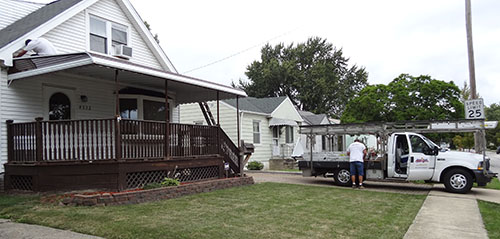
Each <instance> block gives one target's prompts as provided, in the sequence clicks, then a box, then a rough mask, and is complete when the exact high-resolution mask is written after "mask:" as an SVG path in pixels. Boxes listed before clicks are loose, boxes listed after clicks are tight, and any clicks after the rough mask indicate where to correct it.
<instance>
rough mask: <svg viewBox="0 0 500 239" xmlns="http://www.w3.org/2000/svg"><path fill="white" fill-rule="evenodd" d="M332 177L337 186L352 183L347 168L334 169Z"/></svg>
mask: <svg viewBox="0 0 500 239" xmlns="http://www.w3.org/2000/svg"><path fill="white" fill-rule="evenodd" d="M334 179H335V184H337V185H339V186H351V185H352V180H351V172H349V170H347V169H345V168H343V169H339V170H337V171H335V175H334Z"/></svg>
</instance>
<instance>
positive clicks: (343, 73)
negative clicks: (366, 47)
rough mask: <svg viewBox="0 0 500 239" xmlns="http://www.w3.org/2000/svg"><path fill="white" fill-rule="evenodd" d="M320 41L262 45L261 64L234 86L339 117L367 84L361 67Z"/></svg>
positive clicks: (255, 94)
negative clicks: (247, 79) (280, 97)
mask: <svg viewBox="0 0 500 239" xmlns="http://www.w3.org/2000/svg"><path fill="white" fill-rule="evenodd" d="M348 61H349V59H348V58H346V57H344V56H343V54H342V49H340V50H338V49H336V48H334V47H333V45H332V44H331V43H328V42H327V41H326V39H321V38H319V37H315V38H309V39H308V40H307V42H305V43H300V44H297V45H294V44H290V45H288V46H285V45H284V44H282V43H281V44H278V45H276V46H271V45H269V44H267V45H265V46H264V47H263V48H262V49H261V59H260V61H254V62H253V63H251V64H250V65H249V66H248V67H247V71H246V73H245V74H246V75H247V77H248V78H249V82H245V81H242V80H240V81H239V84H238V85H237V86H236V85H235V84H234V83H233V86H235V87H239V88H241V89H243V90H244V91H245V92H246V93H247V94H248V95H249V96H253V97H275V96H288V97H289V98H290V99H291V100H292V102H293V103H294V104H295V105H296V106H298V108H299V109H301V110H308V111H311V112H314V113H326V114H328V115H330V116H333V117H340V115H341V114H342V112H343V111H344V108H345V105H346V104H347V102H349V100H350V99H351V98H353V97H354V96H356V95H357V93H358V92H359V91H360V90H361V89H362V88H363V87H364V86H365V85H366V84H367V83H366V82H367V78H368V73H367V72H366V71H365V69H364V68H363V67H358V66H356V65H354V66H351V67H349V66H348V64H347V63H348Z"/></svg>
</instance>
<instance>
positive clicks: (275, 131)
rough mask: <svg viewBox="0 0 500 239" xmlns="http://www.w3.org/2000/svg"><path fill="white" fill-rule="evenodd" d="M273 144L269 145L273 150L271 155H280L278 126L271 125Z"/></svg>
mask: <svg viewBox="0 0 500 239" xmlns="http://www.w3.org/2000/svg"><path fill="white" fill-rule="evenodd" d="M272 130H273V144H272V145H271V147H272V150H273V156H279V155H280V145H279V142H280V139H279V126H273V128H272Z"/></svg>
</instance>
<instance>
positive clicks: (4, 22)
mask: <svg viewBox="0 0 500 239" xmlns="http://www.w3.org/2000/svg"><path fill="white" fill-rule="evenodd" d="M43 6H44V5H43V4H37V3H30V2H23V1H12V0H2V3H1V4H0V16H1V17H0V30H1V29H3V28H5V27H7V26H8V25H10V24H12V23H14V22H15V21H17V20H19V19H21V18H23V17H25V16H27V15H28V14H30V13H31V12H33V11H35V10H37V9H39V8H41V7H43Z"/></svg>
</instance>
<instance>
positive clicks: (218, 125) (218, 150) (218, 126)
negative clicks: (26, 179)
mask: <svg viewBox="0 0 500 239" xmlns="http://www.w3.org/2000/svg"><path fill="white" fill-rule="evenodd" d="M219 118H220V117H219V91H217V154H219V155H220V147H221V145H220V131H221V128H220V121H219Z"/></svg>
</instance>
